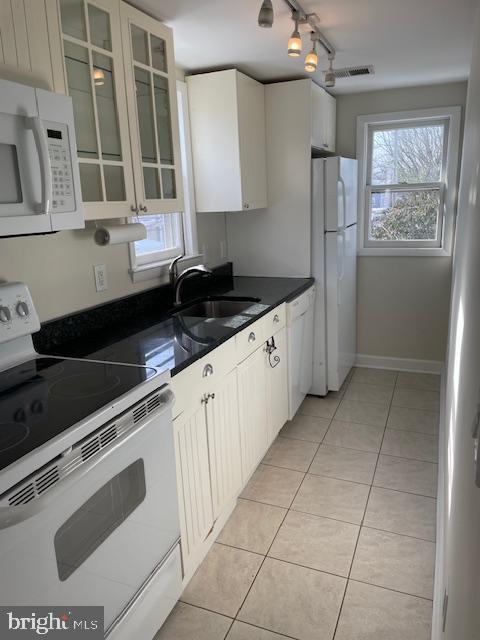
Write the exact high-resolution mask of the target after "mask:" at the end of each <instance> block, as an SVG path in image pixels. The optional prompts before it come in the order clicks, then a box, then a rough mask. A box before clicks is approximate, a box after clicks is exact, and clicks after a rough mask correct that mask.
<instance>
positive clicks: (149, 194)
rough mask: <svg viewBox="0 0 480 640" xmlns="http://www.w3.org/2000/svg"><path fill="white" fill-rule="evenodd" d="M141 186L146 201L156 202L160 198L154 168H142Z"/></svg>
mask: <svg viewBox="0 0 480 640" xmlns="http://www.w3.org/2000/svg"><path fill="white" fill-rule="evenodd" d="M143 184H144V186H145V197H146V198H147V200H156V199H158V198H161V197H162V194H161V192H160V182H159V180H158V169H157V168H156V167H143Z"/></svg>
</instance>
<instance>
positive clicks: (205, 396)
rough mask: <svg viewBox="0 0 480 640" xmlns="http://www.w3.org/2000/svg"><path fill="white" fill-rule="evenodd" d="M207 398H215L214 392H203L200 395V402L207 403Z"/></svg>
mask: <svg viewBox="0 0 480 640" xmlns="http://www.w3.org/2000/svg"><path fill="white" fill-rule="evenodd" d="M209 400H215V394H214V393H204V394H203V396H202V404H208V401H209Z"/></svg>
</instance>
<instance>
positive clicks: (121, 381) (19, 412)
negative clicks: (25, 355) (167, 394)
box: [0, 357, 157, 469]
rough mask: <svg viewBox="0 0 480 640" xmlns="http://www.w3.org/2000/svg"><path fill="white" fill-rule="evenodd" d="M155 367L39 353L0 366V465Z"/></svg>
mask: <svg viewBox="0 0 480 640" xmlns="http://www.w3.org/2000/svg"><path fill="white" fill-rule="evenodd" d="M156 373H157V372H156V371H155V369H151V368H144V367H132V366H127V365H121V364H110V363H103V362H89V361H86V360H65V359H62V358H42V357H39V358H35V359H33V360H29V361H27V362H25V363H23V364H21V365H17V366H15V367H12V368H11V369H7V370H6V371H2V372H0V469H3V468H5V467H7V466H8V465H10V464H12V462H15V461H16V460H18V459H19V458H21V457H22V456H24V455H25V454H27V453H29V452H30V451H33V450H34V449H36V448H37V447H39V446H40V445H42V444H44V443H45V442H47V441H48V440H51V439H52V438H54V437H55V436H57V435H58V434H59V433H61V432H62V431H65V430H66V429H69V428H70V427H72V426H73V425H75V424H77V423H78V422H81V421H82V420H84V419H86V418H88V417H89V416H90V415H92V414H93V413H95V412H96V411H98V410H99V409H101V408H102V407H104V406H105V405H107V404H109V403H110V402H112V401H113V400H115V399H116V398H119V397H120V396H122V395H123V394H125V393H127V392H128V391H131V390H132V389H134V388H135V387H136V386H138V385H139V384H141V383H142V382H144V381H145V380H148V379H149V378H152V377H153V376H154V375H156Z"/></svg>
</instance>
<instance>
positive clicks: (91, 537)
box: [54, 459, 147, 582]
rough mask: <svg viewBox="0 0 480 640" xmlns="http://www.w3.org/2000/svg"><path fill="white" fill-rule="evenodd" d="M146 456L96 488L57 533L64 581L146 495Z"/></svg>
mask: <svg viewBox="0 0 480 640" xmlns="http://www.w3.org/2000/svg"><path fill="white" fill-rule="evenodd" d="M146 492H147V491H146V485H145V469H144V464H143V460H141V459H140V460H137V461H136V462H134V463H132V464H131V465H130V466H128V467H126V468H125V469H124V470H123V471H121V472H120V473H119V474H118V475H116V476H115V477H113V478H112V479H111V480H109V482H107V483H106V484H104V485H103V487H101V488H100V489H99V490H98V491H96V492H95V493H94V494H93V496H91V498H89V499H88V500H87V501H86V502H85V504H83V505H82V506H81V507H80V508H79V509H77V511H75V512H74V513H73V515H71V516H70V518H68V520H66V521H65V523H64V524H62V526H61V527H60V529H58V531H57V533H56V534H55V537H54V547H55V555H56V558H57V569H58V577H59V578H60V580H61V581H62V582H63V581H64V580H66V579H67V578H69V577H70V576H71V575H72V573H74V571H76V570H77V569H78V568H79V567H80V566H81V565H82V564H83V563H84V562H85V560H87V558H89V557H90V556H91V555H92V553H93V552H94V551H95V549H98V547H99V546H100V545H101V544H102V543H103V542H105V540H106V539H107V538H108V537H109V536H110V535H111V534H112V533H113V532H114V531H115V529H117V528H118V527H119V526H120V525H121V524H122V522H125V520H126V519H127V518H128V517H129V515H130V514H131V513H132V512H133V511H135V509H136V508H137V507H138V506H139V505H140V504H141V503H142V502H143V501H144V499H145V496H146Z"/></svg>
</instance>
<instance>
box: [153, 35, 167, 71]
mask: <svg viewBox="0 0 480 640" xmlns="http://www.w3.org/2000/svg"><path fill="white" fill-rule="evenodd" d="M150 42H151V50H152V67H155V69H158V70H159V71H165V72H166V71H167V54H166V52H165V41H164V40H161V39H160V38H157V36H154V35H153V34H152V33H151V34H150Z"/></svg>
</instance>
